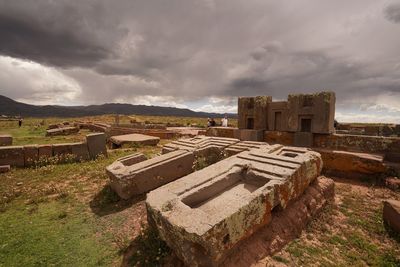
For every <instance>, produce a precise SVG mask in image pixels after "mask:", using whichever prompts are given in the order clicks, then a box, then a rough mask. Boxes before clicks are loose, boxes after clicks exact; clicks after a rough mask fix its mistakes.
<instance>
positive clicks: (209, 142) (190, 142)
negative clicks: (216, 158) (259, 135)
mask: <svg viewBox="0 0 400 267" xmlns="http://www.w3.org/2000/svg"><path fill="white" fill-rule="evenodd" d="M238 142H239V139H233V138H223V137H210V136H196V137H193V138H187V139H179V140H177V141H174V142H171V143H169V144H166V145H164V146H163V150H162V153H163V154H165V153H168V152H171V151H175V150H178V149H182V150H187V151H193V152H194V153H195V154H196V155H204V156H207V153H208V152H210V151H211V150H216V151H219V152H220V153H222V152H223V149H224V148H226V147H228V146H230V145H233V144H236V143H238Z"/></svg>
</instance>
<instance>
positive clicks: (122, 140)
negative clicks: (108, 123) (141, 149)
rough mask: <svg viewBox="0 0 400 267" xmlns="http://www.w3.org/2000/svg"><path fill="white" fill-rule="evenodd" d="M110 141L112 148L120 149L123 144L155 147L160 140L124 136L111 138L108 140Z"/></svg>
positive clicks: (151, 137) (139, 135)
mask: <svg viewBox="0 0 400 267" xmlns="http://www.w3.org/2000/svg"><path fill="white" fill-rule="evenodd" d="M110 141H111V143H112V144H113V147H114V148H118V147H121V146H122V145H125V144H130V145H144V146H155V145H157V144H158V142H160V138H159V137H154V136H150V135H144V134H124V135H117V136H113V137H111V138H110Z"/></svg>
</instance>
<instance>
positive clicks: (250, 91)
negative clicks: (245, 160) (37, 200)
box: [0, 0, 400, 123]
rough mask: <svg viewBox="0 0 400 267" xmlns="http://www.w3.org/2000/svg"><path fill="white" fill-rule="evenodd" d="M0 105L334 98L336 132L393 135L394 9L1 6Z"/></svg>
mask: <svg viewBox="0 0 400 267" xmlns="http://www.w3.org/2000/svg"><path fill="white" fill-rule="evenodd" d="M0 38H1V39H0V94H2V95H5V96H8V97H11V98H13V99H16V100H19V101H24V102H28V103H33V104H62V105H81V104H85V105H86V104H101V103H104V102H123V103H132V104H148V105H163V106H176V107H187V108H191V109H194V110H202V111H210V112H211V111H215V112H236V109H237V107H236V103H237V96H242V95H247V96H251V95H272V96H273V98H274V99H279V100H282V99H285V98H286V97H287V94H289V93H301V92H315V91H321V90H332V91H335V92H336V96H337V105H336V117H337V118H338V119H339V121H367V122H368V121H374V122H397V123H400V0H397V1H393V0H389V1H386V0H382V1H381V0H335V1H332V0H286V1H276V0H245V1H244V0H241V1H236V0H221V1H218V0H196V1H194V0H168V1H166V0H159V1H153V0H142V1H134V0H113V1H109V0H103V1H102V0H80V1H71V0H53V1H52V0H0Z"/></svg>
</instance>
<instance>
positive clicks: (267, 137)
mask: <svg viewBox="0 0 400 267" xmlns="http://www.w3.org/2000/svg"><path fill="white" fill-rule="evenodd" d="M264 141H265V142H267V143H269V144H281V145H285V146H293V145H294V133H291V132H280V131H265V132H264Z"/></svg>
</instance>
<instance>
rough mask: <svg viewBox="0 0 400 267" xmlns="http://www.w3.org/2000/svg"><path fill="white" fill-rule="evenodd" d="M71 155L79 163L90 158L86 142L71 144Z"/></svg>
mask: <svg viewBox="0 0 400 267" xmlns="http://www.w3.org/2000/svg"><path fill="white" fill-rule="evenodd" d="M71 154H72V155H74V157H75V159H76V160H78V161H85V160H88V159H89V158H90V156H89V149H88V146H87V144H86V143H85V142H80V143H73V144H71Z"/></svg>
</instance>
